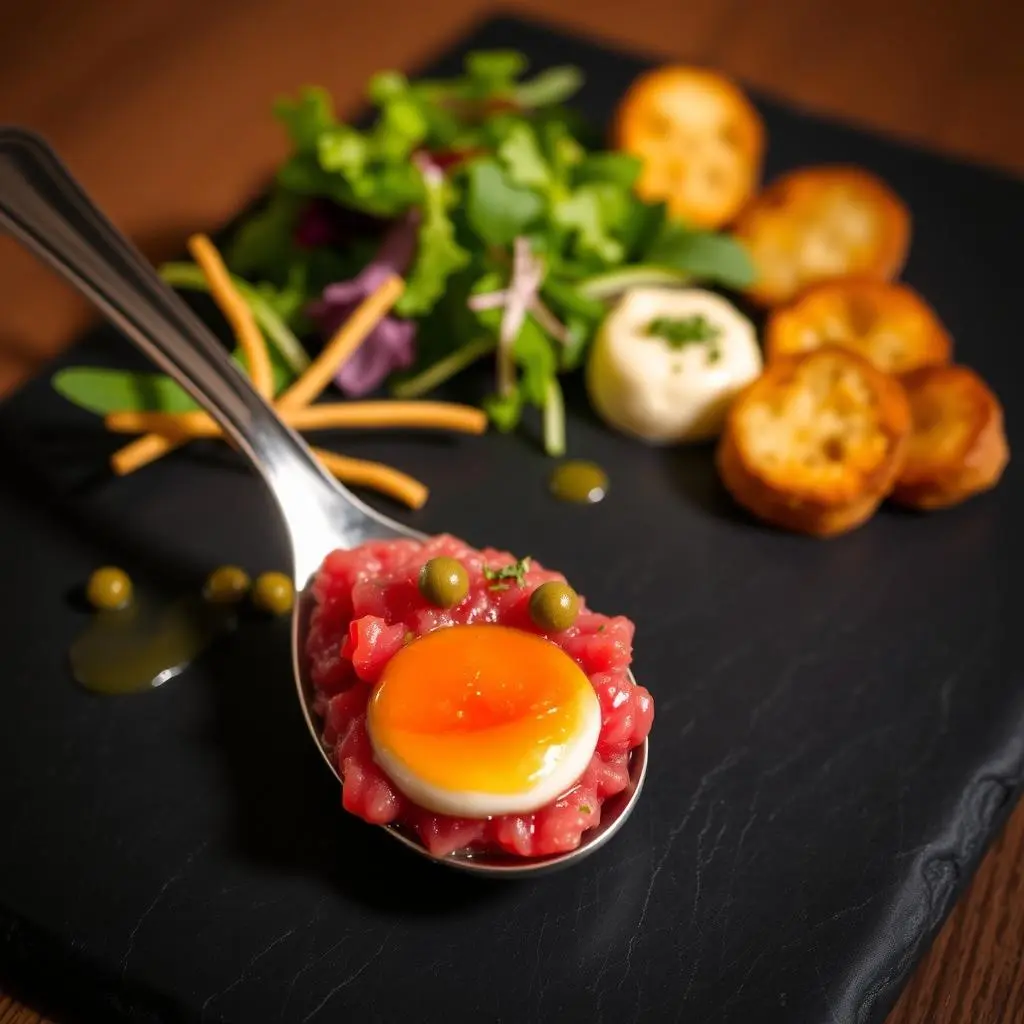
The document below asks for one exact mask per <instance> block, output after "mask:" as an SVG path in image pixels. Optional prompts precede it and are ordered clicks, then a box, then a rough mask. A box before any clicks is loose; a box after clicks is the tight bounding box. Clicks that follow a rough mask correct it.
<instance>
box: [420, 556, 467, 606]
mask: <svg viewBox="0 0 1024 1024" xmlns="http://www.w3.org/2000/svg"><path fill="white" fill-rule="evenodd" d="M420 593H421V594H422V595H423V596H424V597H425V598H426V599H427V600H428V601H429V602H430V603H431V604H433V605H437V607H438V608H454V607H455V605H457V604H458V603H459V602H460V601H461V600H462V599H463V598H464V597H465V596H466V595H467V594H468V593H469V576H468V575H467V574H466V567H465V566H464V565H463V564H462V563H461V562H460V561H459V560H458V559H457V558H448V557H447V556H445V555H441V556H439V557H437V558H432V559H430V561H429V562H426V563H425V564H424V566H423V568H422V569H420Z"/></svg>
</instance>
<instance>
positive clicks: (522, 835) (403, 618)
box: [307, 535, 654, 857]
mask: <svg viewBox="0 0 1024 1024" xmlns="http://www.w3.org/2000/svg"><path fill="white" fill-rule="evenodd" d="M440 558H447V559H455V560H457V561H458V562H460V563H461V564H462V566H463V567H464V568H465V576H466V577H467V580H466V582H468V587H465V593H464V596H463V597H462V598H461V599H460V600H459V601H458V602H457V603H455V604H453V605H452V606H450V607H441V606H438V604H436V603H432V602H431V601H429V600H428V599H427V597H426V596H424V593H423V589H422V584H421V578H422V571H423V569H424V566H425V565H426V563H427V562H429V561H431V560H432V559H440ZM513 567H518V569H517V571H515V572H510V570H511V569H512V568H513ZM549 582H557V583H564V582H565V578H564V577H563V576H562V575H561V574H559V573H557V572H552V571H551V570H548V569H545V568H544V567H543V566H541V565H539V564H538V563H536V562H532V563H531V562H529V561H528V560H523V561H521V562H516V560H515V559H514V558H513V556H511V555H510V554H508V553H507V552H503V551H497V550H493V549H484V550H480V551H478V550H476V549H474V548H472V547H470V546H468V545H467V544H465V543H463V542H462V541H460V540H458V539H457V538H455V537H452V536H449V535H440V536H437V537H433V538H431V539H429V540H427V541H423V542H421V541H416V540H392V541H374V542H370V543H368V544H364V545H362V546H360V547H359V548H355V549H352V550H348V551H342V550H339V551H335V552H332V553H331V554H329V555H328V556H327V558H326V559H325V560H324V562H323V565H322V567H321V569H320V571H319V573H318V575H317V578H316V580H315V582H314V586H313V592H314V597H315V602H316V604H315V608H314V611H313V614H312V617H311V622H310V630H309V636H308V640H307V653H308V656H309V660H310V674H311V678H312V681H313V684H314V686H315V688H316V693H317V699H316V710H317V712H318V714H319V715H320V717H321V719H322V721H323V741H324V744H325V746H326V747H327V749H328V750H331V751H333V755H334V758H335V759H336V764H337V767H338V770H339V773H340V774H341V776H342V778H343V780H344V782H343V793H342V803H343V806H344V807H345V808H346V810H348V811H350V812H351V813H353V814H355V815H358V816H359V817H360V818H363V819H364V820H366V821H368V822H371V823H373V824H378V825H390V824H395V825H402V826H404V827H406V828H407V829H409V830H411V831H413V832H415V833H416V834H417V835H418V836H419V838H420V840H421V841H422V842H423V844H424V845H425V846H426V847H427V848H428V849H429V850H430V852H431V853H433V854H434V855H435V856H444V855H447V854H450V853H453V852H455V851H456V850H461V849H464V848H467V847H472V848H474V849H481V850H483V849H486V850H502V851H505V852H507V853H509V854H513V855H518V856H522V857H538V856H544V855H548V854H556V853H564V852H565V851H567V850H572V849H574V848H575V847H577V846H578V845H579V843H580V839H581V836H582V834H583V833H584V832H585V831H586V830H587V829H590V828H593V827H594V826H595V825H597V824H598V822H599V821H600V818H601V805H602V803H603V802H604V801H605V800H606V799H607V798H608V797H611V796H613V795H614V794H616V793H619V792H621V791H622V790H623V789H625V788H626V786H627V785H628V783H629V771H628V768H629V752H630V751H631V750H632V749H633V748H634V747H636V746H638V745H639V744H640V743H642V742H643V741H644V739H645V738H646V737H647V734H648V732H649V731H650V728H651V724H652V721H653V717H654V705H653V701H652V698H651V695H650V694H649V693H648V692H647V690H646V689H645V688H644V687H642V686H639V685H636V684H635V683H634V682H633V680H632V678H631V676H630V674H629V664H630V661H631V658H632V641H633V631H634V627H633V623H632V622H630V621H629V620H628V619H626V618H624V617H622V616H615V617H609V616H605V615H601V614H599V613H597V612H593V611H590V610H589V609H588V608H587V607H586V603H585V601H584V600H583V598H582V597H580V598H579V600H578V611H576V614H575V618H574V620H573V621H572V625H570V626H569V627H568V628H564V629H560V630H558V631H551V632H545V631H544V630H543V629H542V628H541V627H539V626H538V625H537V623H536V613H535V614H534V615H533V616H531V609H530V598H531V595H532V594H534V592H535V591H536V590H537V589H538V588H539V587H540V586H541V585H542V584H545V583H549ZM549 589H550V588H549ZM564 589H568V588H564ZM569 593H570V594H571V593H572V591H569ZM573 596H574V597H575V595H573ZM535 604H536V602H535ZM473 624H495V625H501V626H506V627H511V628H513V629H516V630H521V631H525V632H529V633H533V634H534V635H540V636H543V637H545V638H546V639H548V640H550V641H551V642H552V643H554V644H556V645H557V646H558V647H559V648H560V649H561V650H562V651H563V652H564V653H565V654H566V655H568V656H569V658H571V659H572V660H573V661H574V662H575V663H576V665H578V666H579V668H580V669H582V671H583V673H585V675H586V677H587V679H589V681H590V684H591V686H592V687H593V689H594V692H595V694H596V696H597V699H598V702H599V704H600V717H601V724H600V733H599V735H598V739H597V744H596V749H595V750H594V753H593V756H592V757H591V758H590V763H589V765H587V767H586V769H585V770H584V771H583V773H582V775H581V776H580V777H579V778H578V780H577V781H576V782H575V784H574V785H572V786H571V788H569V789H567V790H566V791H565V792H563V793H562V794H561V795H560V796H559V797H558V798H557V799H555V800H553V801H551V802H549V803H547V804H545V805H544V806H542V807H540V808H539V809H536V810H534V811H532V812H530V813H519V814H500V815H495V816H492V817H488V818H478V817H470V816H466V817H458V816H453V815H449V814H441V813H436V812H434V811H430V810H427V809H426V808H424V807H421V806H418V805H417V804H416V803H414V802H413V801H412V800H410V799H409V797H408V796H406V795H405V794H403V792H402V791H401V790H400V789H399V788H398V786H397V785H396V784H395V783H394V782H393V781H392V780H391V779H390V778H389V777H388V776H387V774H386V773H385V772H384V771H383V769H382V768H381V767H380V765H379V764H378V762H377V760H376V759H375V757H374V748H373V745H372V744H371V739H370V733H369V731H368V728H367V708H368V703H369V701H370V698H371V695H372V694H373V692H374V688H375V686H376V684H378V682H379V681H380V679H381V676H382V673H384V670H385V666H387V664H388V662H389V661H390V660H391V659H392V658H393V657H394V655H395V654H396V653H397V652H399V651H400V650H402V649H403V648H404V647H405V646H406V645H408V644H410V643H412V642H414V641H415V640H416V639H417V638H419V637H421V636H425V635H426V634H428V633H431V632H433V631H434V630H438V629H443V628H447V627H452V626H460V625H473ZM573 671H575V669H573ZM582 685H584V687H585V684H582ZM588 699H589V698H588Z"/></svg>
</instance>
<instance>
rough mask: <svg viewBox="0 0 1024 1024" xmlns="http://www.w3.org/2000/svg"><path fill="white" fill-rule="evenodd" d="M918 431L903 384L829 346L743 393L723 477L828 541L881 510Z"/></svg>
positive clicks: (767, 512)
mask: <svg viewBox="0 0 1024 1024" xmlns="http://www.w3.org/2000/svg"><path fill="white" fill-rule="evenodd" d="M909 434H910V408H909V405H908V403H907V397H906V395H905V394H904V392H903V388H902V387H901V386H900V384H899V382H898V381H897V380H896V378H894V377H890V376H889V375H888V374H886V373H883V372H882V371H881V370H879V369H877V368H876V367H874V366H872V365H871V363H869V362H868V361H867V360H866V359H864V358H863V357H862V356H859V355H857V354H856V353H854V352H850V351H848V350H847V349H843V348H839V347H838V346H833V345H829V346H824V347H822V348H819V349H815V350H814V351H812V352H809V353H807V354H806V355H802V356H794V357H789V358H780V359H778V360H777V361H776V362H775V363H773V364H771V365H770V366H769V367H768V369H767V370H766V371H765V372H764V373H763V374H762V375H761V376H760V377H759V378H758V379H757V380H756V381H754V382H753V383H752V384H750V385H748V387H747V388H746V389H745V390H744V391H743V392H742V393H741V394H740V396H739V397H738V398H737V399H736V401H735V402H734V403H733V405H732V407H731V408H730V410H729V414H728V416H727V418H726V426H725V430H724V432H723V434H722V437H721V439H720V441H719V445H718V451H717V464H718V470H719V473H720V475H721V478H722V482H723V483H724V484H725V487H726V489H727V490H728V491H729V492H730V493H731V494H732V496H733V497H734V498H735V499H736V501H737V502H739V504H741V505H743V506H744V507H745V508H746V509H748V510H749V511H750V512H752V513H753V514H754V515H756V516H758V517H760V518H761V519H764V520H766V521H767V522H769V523H773V524H775V525H776V526H781V527H784V528H785V529H789V530H795V531H797V532H800V533H809V534H813V535H815V536H819V537H828V536H831V535H833V534H837V533H843V532H844V531H846V530H850V529H853V527H855V526H858V525H860V524H861V523H863V522H864V521H865V520H866V519H868V518H869V517H870V516H871V514H872V513H873V512H874V511H875V509H876V508H877V507H878V505H879V504H880V503H881V501H882V499H883V497H884V496H885V495H886V494H887V493H888V491H889V490H890V488H891V487H892V483H893V481H894V480H895V478H896V475H897V474H898V472H899V470H900V468H901V467H902V464H903V457H904V451H905V448H906V443H907V438H908V436H909Z"/></svg>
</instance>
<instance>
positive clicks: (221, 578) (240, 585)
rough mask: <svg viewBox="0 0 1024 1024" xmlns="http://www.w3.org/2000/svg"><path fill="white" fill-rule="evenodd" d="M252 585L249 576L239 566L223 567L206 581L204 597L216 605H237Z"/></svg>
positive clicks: (214, 571) (215, 570)
mask: <svg viewBox="0 0 1024 1024" xmlns="http://www.w3.org/2000/svg"><path fill="white" fill-rule="evenodd" d="M251 585H252V583H251V581H250V579H249V574H248V573H247V572H246V571H245V570H244V569H240V568H239V567H238V566H237V565H222V566H220V567H219V568H217V569H214V570H213V572H211V573H210V575H209V576H208V577H207V579H206V586H204V587H203V595H204V596H205V597H206V600H207V601H211V602H213V603H214V604H237V603H238V602H239V601H241V600H242V599H243V598H244V597H245V595H246V594H248V593H249V587H250V586H251Z"/></svg>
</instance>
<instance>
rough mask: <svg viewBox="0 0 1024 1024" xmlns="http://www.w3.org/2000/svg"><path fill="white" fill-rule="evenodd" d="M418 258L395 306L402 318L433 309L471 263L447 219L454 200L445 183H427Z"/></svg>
mask: <svg viewBox="0 0 1024 1024" xmlns="http://www.w3.org/2000/svg"><path fill="white" fill-rule="evenodd" d="M425 189H426V200H425V202H424V205H423V209H422V219H421V221H420V228H419V236H418V244H417V249H416V259H415V262H414V263H413V267H412V270H411V272H410V273H409V275H408V278H407V280H406V285H405V291H404V292H403V293H402V295H401V297H400V298H399V299H398V302H396V303H395V312H396V313H398V315H399V316H422V315H423V314H424V313H428V312H429V311H430V310H431V309H433V307H434V304H435V303H436V302H437V300H438V299H439V298H440V297H441V295H442V294H443V293H444V290H445V285H446V284H447V282H448V279H449V278H450V277H451V276H452V275H453V274H455V273H456V272H457V271H459V270H461V269H462V268H463V267H464V266H465V265H466V264H467V263H468V262H469V253H468V252H466V250H465V249H463V248H462V246H461V245H459V243H458V242H457V241H456V240H455V229H454V226H453V225H452V221H451V218H450V217H449V216H448V207H449V205H450V203H451V201H452V198H451V193H450V190H449V189H448V188H447V187H446V184H445V182H444V180H443V179H442V180H441V181H438V182H436V183H431V182H426V183H425Z"/></svg>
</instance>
